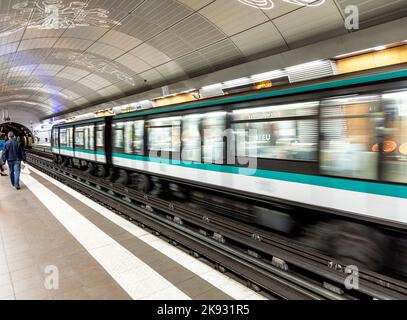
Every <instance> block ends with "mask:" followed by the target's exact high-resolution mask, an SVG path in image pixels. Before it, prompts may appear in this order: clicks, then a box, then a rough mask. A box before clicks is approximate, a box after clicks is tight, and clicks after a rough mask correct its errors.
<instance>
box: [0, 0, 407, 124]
mask: <svg viewBox="0 0 407 320" xmlns="http://www.w3.org/2000/svg"><path fill="white" fill-rule="evenodd" d="M350 4H352V5H358V7H359V10H360V11H361V26H362V28H365V27H368V26H371V25H374V24H378V23H382V22H385V21H390V20H392V19H395V18H397V17H401V16H405V15H406V13H407V3H406V1H399V0H389V1H386V4H383V1H380V0H352V1H350V0H349V1H348V0H265V1H261V2H259V1H252V0H178V1H177V0H132V1H122V0H113V1H112V0H84V1H69V0H31V1H28V0H2V1H1V2H0V97H1V98H2V99H3V100H2V99H0V109H1V108H2V107H3V106H4V105H6V104H7V103H10V105H13V106H16V105H18V104H19V103H21V105H22V106H25V107H27V108H28V107H29V108H34V105H33V104H38V105H37V107H35V110H36V112H38V113H39V114H40V116H42V117H47V116H51V115H54V114H55V113H59V112H67V111H70V110H78V109H79V108H81V107H88V106H90V105H94V104H99V103H103V102H106V101H109V100H111V99H117V98H120V97H123V96H126V95H130V94H133V93H136V92H142V91H144V90H148V89H151V88H156V87H159V86H162V85H165V84H168V83H173V82H175V81H179V80H183V79H187V78H191V77H195V76H198V75H202V74H205V73H210V72H214V71H217V70H221V69H224V68H226V67H229V66H232V65H236V64H239V63H242V62H247V61H251V60H254V59H257V58H261V57H264V56H267V55H270V54H275V53H279V52H283V51H287V50H290V49H293V48H296V47H299V46H303V45H307V44H310V43H312V42H315V41H319V40H323V39H328V38H331V37H334V36H336V35H340V34H345V33H347V32H349V31H348V30H346V28H345V27H344V17H345V9H346V6H347V5H350ZM22 97H24V98H22ZM4 99H9V100H7V101H8V102H6V100H4Z"/></svg>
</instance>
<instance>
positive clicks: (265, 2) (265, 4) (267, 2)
mask: <svg viewBox="0 0 407 320" xmlns="http://www.w3.org/2000/svg"><path fill="white" fill-rule="evenodd" d="M239 2H240V3H243V4H245V5H247V6H249V7H253V8H256V9H261V10H270V9H273V8H274V2H273V1H272V0H239Z"/></svg>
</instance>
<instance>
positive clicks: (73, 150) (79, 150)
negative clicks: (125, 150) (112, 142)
mask: <svg viewBox="0 0 407 320" xmlns="http://www.w3.org/2000/svg"><path fill="white" fill-rule="evenodd" d="M59 149H60V150H65V151H72V152H83V153H88V154H95V151H94V150H84V149H72V148H67V147H59ZM96 154H98V155H102V156H104V155H106V152H104V151H96Z"/></svg>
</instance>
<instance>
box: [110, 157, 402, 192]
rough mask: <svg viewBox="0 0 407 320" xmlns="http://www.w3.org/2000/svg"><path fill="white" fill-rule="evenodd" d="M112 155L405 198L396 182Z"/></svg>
mask: <svg viewBox="0 0 407 320" xmlns="http://www.w3.org/2000/svg"><path fill="white" fill-rule="evenodd" d="M113 157H118V158H124V159H131V160H140V161H146V162H155V163H162V164H170V165H175V166H181V167H186V168H191V169H200V170H206V171H215V172H222V173H231V174H241V175H248V176H254V177H258V178H266V179H273V180H280V181H286V182H295V183H302V184H308V185H314V186H320V187H327V188H333V189H341V190H347V191H356V192H362V193H370V194H376V195H383V196H390V197H397V198H404V199H407V186H403V185H397V184H386V183H380V182H368V181H360V180H351V179H341V178H332V177H324V176H315V175H307V174H299V173H290V172H281V171H270V170H262V169H248V168H240V167H235V166H230V165H227V166H225V165H217V164H207V163H192V162H184V161H180V160H171V159H164V158H154V157H144V156H135V155H128V154H121V153H114V154H113Z"/></svg>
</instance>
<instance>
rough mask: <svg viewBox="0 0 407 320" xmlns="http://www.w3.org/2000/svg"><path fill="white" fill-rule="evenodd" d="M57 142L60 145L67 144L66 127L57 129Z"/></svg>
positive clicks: (64, 145)
mask: <svg viewBox="0 0 407 320" xmlns="http://www.w3.org/2000/svg"><path fill="white" fill-rule="evenodd" d="M59 143H60V144H61V146H62V147H66V146H67V144H68V139H67V134H66V128H61V129H60V130H59Z"/></svg>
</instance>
